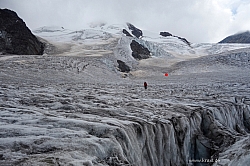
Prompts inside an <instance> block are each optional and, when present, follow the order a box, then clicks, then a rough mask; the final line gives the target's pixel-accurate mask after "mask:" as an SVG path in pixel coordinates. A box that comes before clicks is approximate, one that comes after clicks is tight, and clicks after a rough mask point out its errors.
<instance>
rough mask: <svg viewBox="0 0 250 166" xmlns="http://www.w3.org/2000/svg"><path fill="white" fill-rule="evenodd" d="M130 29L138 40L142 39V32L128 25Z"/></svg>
mask: <svg viewBox="0 0 250 166" xmlns="http://www.w3.org/2000/svg"><path fill="white" fill-rule="evenodd" d="M127 26H128V28H129V29H130V30H131V32H132V34H133V35H135V36H136V37H137V38H141V37H142V31H141V30H140V29H138V28H136V27H135V26H134V25H132V24H130V23H127Z"/></svg>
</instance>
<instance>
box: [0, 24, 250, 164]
mask: <svg viewBox="0 0 250 166" xmlns="http://www.w3.org/2000/svg"><path fill="white" fill-rule="evenodd" d="M123 28H126V26H125V25H118V24H115V25H101V26H95V27H89V28H87V29H84V30H79V31H73V30H68V29H65V28H62V27H42V28H39V29H37V30H36V31H34V33H35V34H36V35H37V36H39V37H40V38H42V40H43V41H46V42H47V44H46V50H45V54H44V55H42V56H41V55H29V56H27V55H8V56H3V55H1V57H0V77H1V79H0V82H1V84H0V119H1V120H0V124H1V125H0V165H20V166H21V165H43V166H44V165H75V166H78V165H86V166H108V165H109V166H180V165H187V166H206V165H207V166H210V165H213V166H223V165H228V166H236V165H238V166H241V165H250V153H249V149H250V139H249V132H250V77H249V76H250V75H249V71H250V63H249V61H250V56H249V54H250V45H248V44H208V43H204V44H202V43H192V44H191V45H190V46H189V45H187V44H185V43H184V42H182V41H181V40H178V39H177V38H174V37H165V38H164V37H160V36H158V35H157V34H154V33H149V32H145V34H144V36H143V37H142V38H140V39H138V38H135V37H128V36H125V35H124V34H122V29H123ZM126 29H127V30H128V31H129V29H128V28H126ZM143 32H144V31H143ZM132 40H136V41H137V42H138V43H140V44H142V45H143V46H145V47H147V48H148V49H149V50H150V52H151V53H152V55H151V56H152V57H151V58H149V59H144V60H141V61H137V60H135V59H134V58H133V57H132V56H131V53H132V51H131V49H130V47H129V44H130V43H131V41H132ZM116 60H122V61H124V62H125V63H126V64H127V65H129V66H130V67H131V70H132V71H131V72H130V73H128V74H127V75H126V76H124V73H121V72H119V71H118V70H117V65H118V64H117V61H116ZM165 72H168V73H169V76H168V77H165V76H164V73H165ZM144 81H147V83H148V89H147V90H144V87H143V82H144Z"/></svg>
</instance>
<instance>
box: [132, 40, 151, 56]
mask: <svg viewBox="0 0 250 166" xmlns="http://www.w3.org/2000/svg"><path fill="white" fill-rule="evenodd" d="M130 47H131V50H132V56H133V57H134V58H135V59H137V60H141V59H147V58H149V57H150V51H149V50H148V49H147V48H146V47H144V46H143V45H141V44H139V43H138V42H136V41H135V40H132V43H131V44H130Z"/></svg>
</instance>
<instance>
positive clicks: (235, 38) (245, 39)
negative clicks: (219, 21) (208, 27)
mask: <svg viewBox="0 0 250 166" xmlns="http://www.w3.org/2000/svg"><path fill="white" fill-rule="evenodd" d="M219 43H250V32H249V31H246V32H243V33H238V34H235V35H232V36H228V37H226V38H225V39H223V40H222V41H220V42H219Z"/></svg>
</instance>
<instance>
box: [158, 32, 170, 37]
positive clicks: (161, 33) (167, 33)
mask: <svg viewBox="0 0 250 166" xmlns="http://www.w3.org/2000/svg"><path fill="white" fill-rule="evenodd" d="M160 35H161V36H163V37H167V36H172V34H171V33H169V32H160Z"/></svg>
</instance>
